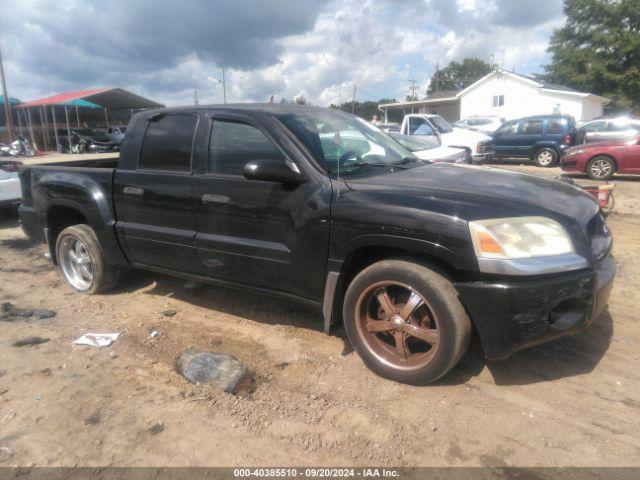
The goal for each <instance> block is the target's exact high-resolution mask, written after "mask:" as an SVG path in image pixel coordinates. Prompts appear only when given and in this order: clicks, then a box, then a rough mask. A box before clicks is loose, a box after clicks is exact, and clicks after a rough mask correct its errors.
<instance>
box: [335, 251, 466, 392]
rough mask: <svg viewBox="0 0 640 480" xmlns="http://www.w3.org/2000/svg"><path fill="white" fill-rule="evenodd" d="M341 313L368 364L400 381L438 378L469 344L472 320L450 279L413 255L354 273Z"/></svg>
mask: <svg viewBox="0 0 640 480" xmlns="http://www.w3.org/2000/svg"><path fill="white" fill-rule="evenodd" d="M343 317H344V325H345V330H346V332H347V336H348V337H349V340H350V342H351V344H352V345H353V347H354V348H355V350H356V351H357V352H358V354H359V355H360V357H361V358H362V360H363V361H364V363H365V364H366V365H367V367H369V368H370V369H371V370H372V371H373V372H375V373H376V374H378V375H380V376H381V377H385V378H389V379H391V380H395V381H398V382H402V383H409V384H413V385H425V384H428V383H431V382H434V381H436V380H438V379H439V378H440V377H442V376H443V375H445V374H446V373H447V372H448V371H449V370H451V369H452V368H453V367H454V366H455V365H456V363H458V361H459V360H460V358H462V356H463V355H464V353H465V352H466V351H467V347H468V345H469V337H470V333H471V322H470V321H469V318H468V317H467V314H466V312H465V310H464V308H463V306H462V305H461V303H460V301H459V300H458V296H457V293H456V291H455V289H454V287H453V284H452V283H451V282H450V281H449V280H448V279H447V278H446V277H445V276H443V275H442V274H441V273H439V272H438V271H436V270H434V269H431V268H428V267H426V266H423V265H421V264H418V263H415V262H414V261H411V260H403V259H392V260H383V261H380V262H377V263H375V264H373V265H371V266H369V267H367V268H365V269H364V270H363V271H362V272H360V273H359V274H358V275H356V277H355V278H354V279H353V281H352V282H351V284H350V285H349V287H348V289H347V292H346V295H345V300H344V305H343Z"/></svg>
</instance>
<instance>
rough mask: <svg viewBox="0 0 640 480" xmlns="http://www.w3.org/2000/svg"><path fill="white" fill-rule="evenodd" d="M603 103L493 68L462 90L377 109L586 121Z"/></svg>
mask: <svg viewBox="0 0 640 480" xmlns="http://www.w3.org/2000/svg"><path fill="white" fill-rule="evenodd" d="M607 103H609V99H608V98H605V97H600V96H598V95H594V94H592V93H585V92H578V91H577V90H574V89H572V88H569V87H565V86H563V85H555V84H550V83H545V82H543V81H541V80H538V79H536V78H534V77H533V76H530V75H521V74H518V73H513V72H510V71H508V70H502V69H496V70H494V71H493V72H491V73H489V74H488V75H485V76H484V77H482V78H481V79H480V80H478V81H477V82H475V83H474V84H472V85H469V86H468V87H467V88H465V89H464V90H460V91H453V90H446V91H440V92H436V93H434V94H432V95H429V96H428V97H427V98H426V99H424V100H417V101H412V102H398V103H388V104H382V105H380V106H379V108H380V110H381V111H382V112H383V113H384V114H385V117H386V115H387V112H388V111H389V109H400V110H403V111H404V113H437V114H439V115H441V116H442V117H444V118H445V119H447V120H449V121H455V120H458V119H460V118H466V117H473V116H482V115H497V116H500V117H503V118H505V119H507V120H509V119H513V118H520V117H526V116H529V115H540V114H552V113H561V114H566V115H571V116H573V117H574V118H575V119H576V120H578V121H581V120H583V121H586V120H591V119H593V118H597V117H600V116H602V111H603V107H604V105H606V104H607Z"/></svg>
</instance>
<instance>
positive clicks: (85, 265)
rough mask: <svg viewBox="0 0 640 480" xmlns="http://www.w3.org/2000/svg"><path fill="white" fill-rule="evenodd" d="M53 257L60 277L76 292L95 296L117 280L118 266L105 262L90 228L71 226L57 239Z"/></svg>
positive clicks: (98, 243)
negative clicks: (56, 262)
mask: <svg viewBox="0 0 640 480" xmlns="http://www.w3.org/2000/svg"><path fill="white" fill-rule="evenodd" d="M56 258H57V260H58V266H59V267H60V272H61V273H62V276H63V278H64V279H65V281H66V282H67V283H68V284H69V286H70V287H71V288H73V289H74V290H76V291H78V292H82V293H88V294H89V295H94V294H97V293H103V292H106V291H108V290H110V289H112V288H113V287H115V286H116V284H117V283H118V277H119V270H118V268H116V267H114V266H111V265H108V264H107V263H106V261H105V258H104V252H103V250H102V247H101V246H100V242H99V241H98V237H96V234H95V232H94V231H93V228H91V227H90V226H88V225H74V226H72V227H68V228H65V229H64V230H63V231H62V232H60V235H58V239H57V240H56Z"/></svg>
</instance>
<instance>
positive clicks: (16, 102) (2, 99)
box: [0, 94, 21, 105]
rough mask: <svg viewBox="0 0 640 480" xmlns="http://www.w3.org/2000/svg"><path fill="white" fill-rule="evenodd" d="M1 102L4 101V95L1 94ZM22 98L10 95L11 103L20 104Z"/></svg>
mask: <svg viewBox="0 0 640 480" xmlns="http://www.w3.org/2000/svg"><path fill="white" fill-rule="evenodd" d="M0 103H4V95H2V94H0ZM19 103H21V102H20V100H18V99H17V98H13V97H9V105H18V104H19Z"/></svg>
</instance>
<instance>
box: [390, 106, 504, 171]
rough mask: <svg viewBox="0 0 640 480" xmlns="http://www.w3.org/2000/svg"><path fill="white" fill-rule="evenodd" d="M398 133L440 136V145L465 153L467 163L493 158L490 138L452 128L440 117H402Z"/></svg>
mask: <svg viewBox="0 0 640 480" xmlns="http://www.w3.org/2000/svg"><path fill="white" fill-rule="evenodd" d="M400 133H402V134H404V135H427V136H435V135H438V134H439V135H440V139H441V141H442V145H444V146H446V147H457V148H462V149H464V150H465V151H466V152H467V162H468V163H472V161H474V162H482V161H484V160H488V159H490V158H491V157H492V156H493V152H491V150H490V145H491V140H492V139H491V137H490V136H488V135H485V134H484V133H480V132H474V131H473V130H468V129H466V128H458V127H452V126H451V125H449V122H447V121H446V120H445V119H444V118H442V117H441V116H440V115H435V114H425V113H410V114H408V115H405V116H404V119H403V120H402V127H401V128H400Z"/></svg>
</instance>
